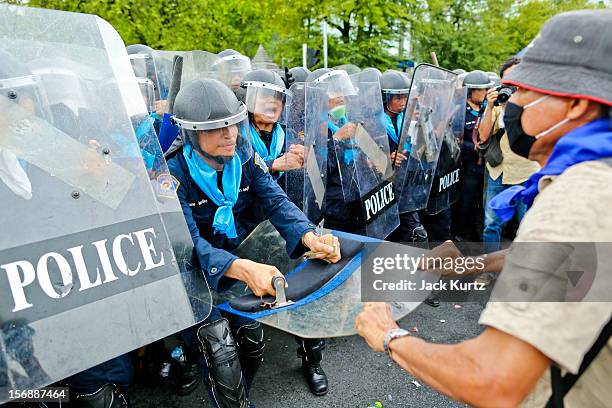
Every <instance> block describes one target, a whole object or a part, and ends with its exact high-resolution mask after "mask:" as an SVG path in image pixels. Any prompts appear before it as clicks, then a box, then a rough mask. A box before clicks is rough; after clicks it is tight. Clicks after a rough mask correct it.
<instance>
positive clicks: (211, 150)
mask: <svg viewBox="0 0 612 408" xmlns="http://www.w3.org/2000/svg"><path fill="white" fill-rule="evenodd" d="M172 119H173V120H174V123H176V124H177V126H178V127H179V128H180V129H181V134H182V135H183V140H184V141H185V143H190V144H191V145H192V147H193V150H194V151H197V152H199V153H200V154H201V155H202V157H204V159H205V160H207V161H208V162H210V163H211V164H216V165H221V164H225V163H228V162H229V161H231V160H232V159H233V158H234V157H235V156H236V155H237V156H238V157H239V158H240V161H241V163H243V164H244V163H246V162H247V161H248V160H249V159H250V158H251V156H252V154H253V148H252V144H251V133H250V131H249V116H248V111H247V107H246V106H245V105H244V104H241V109H240V112H239V113H237V114H236V115H233V116H230V117H226V118H221V119H214V120H209V121H203V122H193V121H189V120H185V119H181V118H177V117H176V116H173V117H172Z"/></svg>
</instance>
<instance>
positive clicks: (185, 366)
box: [170, 347, 202, 396]
mask: <svg viewBox="0 0 612 408" xmlns="http://www.w3.org/2000/svg"><path fill="white" fill-rule="evenodd" d="M184 350H185V351H184V353H185V354H184V359H182V360H173V361H172V369H171V371H170V372H171V373H173V380H174V391H175V392H176V393H177V394H178V395H182V396H184V395H188V394H191V393H192V392H193V391H194V390H195V389H196V388H198V385H200V381H201V379H202V372H201V371H200V363H199V361H198V360H199V353H197V352H192V351H190V350H188V349H187V347H184Z"/></svg>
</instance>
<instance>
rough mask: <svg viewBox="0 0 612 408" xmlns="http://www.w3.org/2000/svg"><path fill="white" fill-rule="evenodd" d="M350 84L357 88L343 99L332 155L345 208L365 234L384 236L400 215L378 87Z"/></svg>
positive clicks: (389, 231)
mask: <svg viewBox="0 0 612 408" xmlns="http://www.w3.org/2000/svg"><path fill="white" fill-rule="evenodd" d="M352 79H357V77H355V78H352ZM353 87H354V88H355V89H356V90H357V91H358V92H357V93H354V94H352V95H351V94H349V95H346V96H344V97H343V99H344V103H345V106H346V116H345V117H342V118H339V120H338V121H337V126H338V127H339V129H338V130H337V131H336V132H335V133H334V136H333V138H334V147H335V153H336V154H335V158H336V160H337V163H338V168H339V171H340V177H341V182H342V192H343V194H344V201H345V203H346V204H347V209H348V211H349V212H350V213H351V214H352V217H354V218H355V219H356V220H357V222H358V223H359V225H360V230H361V231H362V232H363V235H367V236H369V237H373V238H379V239H384V238H385V237H387V236H388V235H389V234H390V233H391V232H393V230H395V228H397V226H398V225H399V215H398V207H397V200H396V197H395V191H394V188H393V183H392V176H393V168H392V165H391V159H390V154H389V141H388V139H387V131H386V127H385V122H384V111H383V107H382V101H381V98H380V93H381V92H380V85H379V83H378V82H358V81H356V82H355V83H353Z"/></svg>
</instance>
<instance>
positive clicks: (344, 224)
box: [306, 68, 359, 232]
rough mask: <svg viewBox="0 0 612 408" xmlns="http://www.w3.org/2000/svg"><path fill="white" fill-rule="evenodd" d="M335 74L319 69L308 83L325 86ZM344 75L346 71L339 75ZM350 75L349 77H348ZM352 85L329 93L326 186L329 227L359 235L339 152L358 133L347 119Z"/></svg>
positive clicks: (326, 223) (327, 223) (345, 85)
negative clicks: (347, 99)
mask: <svg viewBox="0 0 612 408" xmlns="http://www.w3.org/2000/svg"><path fill="white" fill-rule="evenodd" d="M332 72H334V71H333V70H332V69H330V68H319V69H317V70H315V71H313V72H312V73H311V74H310V75H308V78H307V79H306V82H313V83H320V82H324V81H325V80H326V79H325V78H326V77H328V76H329V75H330V74H331V73H332ZM337 72H342V71H337ZM345 75H346V73H345ZM349 85H350V81H349V83H346V84H339V85H338V86H337V87H334V88H336V89H335V90H333V91H330V92H332V93H330V92H328V94H329V100H328V110H329V118H328V124H327V183H326V186H325V214H324V218H325V226H326V227H327V228H331V229H336V230H340V231H345V232H357V231H358V229H359V227H358V226H357V225H356V223H355V220H353V219H351V215H350V214H349V212H348V211H347V210H346V204H345V201H344V193H343V191H342V179H341V176H340V166H339V162H338V156H337V152H336V149H337V148H338V149H339V144H340V142H339V140H341V139H347V138H348V137H349V136H350V134H353V133H354V132H355V125H354V124H353V123H350V122H348V121H347V119H346V105H345V103H344V98H343V97H344V96H345V95H344V94H345V93H348V92H354V89H353V90H352V91H351V90H350V89H349V88H352V86H349Z"/></svg>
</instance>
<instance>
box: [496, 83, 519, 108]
mask: <svg viewBox="0 0 612 408" xmlns="http://www.w3.org/2000/svg"><path fill="white" fill-rule="evenodd" d="M496 90H497V92H498V95H497V100H496V101H495V106H499V105H502V104H504V103H506V102H508V99H510V97H511V96H512V94H513V93H514V92H516V88H515V87H513V86H507V85H501V86H498V87H497V89H496Z"/></svg>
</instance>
